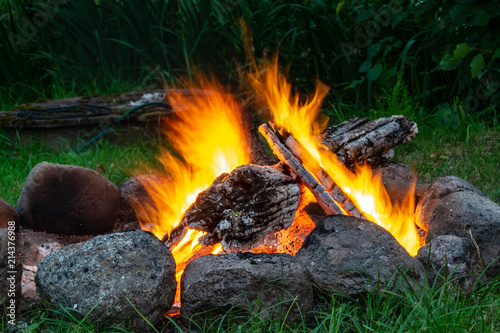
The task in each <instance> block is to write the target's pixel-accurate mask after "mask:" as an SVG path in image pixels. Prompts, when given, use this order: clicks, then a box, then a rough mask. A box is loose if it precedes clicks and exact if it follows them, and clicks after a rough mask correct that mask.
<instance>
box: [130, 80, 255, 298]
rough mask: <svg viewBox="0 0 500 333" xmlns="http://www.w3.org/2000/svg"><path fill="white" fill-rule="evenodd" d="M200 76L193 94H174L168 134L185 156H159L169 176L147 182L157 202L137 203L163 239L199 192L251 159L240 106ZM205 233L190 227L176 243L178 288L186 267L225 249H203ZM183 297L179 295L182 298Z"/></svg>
mask: <svg viewBox="0 0 500 333" xmlns="http://www.w3.org/2000/svg"><path fill="white" fill-rule="evenodd" d="M198 80H199V81H200V84H199V85H195V84H191V83H188V84H187V85H188V86H189V88H190V89H191V90H190V91H191V92H192V94H186V93H182V92H179V91H176V90H172V91H171V92H169V93H168V99H169V101H170V103H171V104H172V107H173V109H174V112H175V118H173V119H168V120H167V121H166V123H165V126H164V127H163V132H164V134H165V135H166V136H167V137H168V139H169V142H170V144H171V146H172V148H174V149H175V151H176V152H177V153H178V154H179V155H180V156H181V157H182V159H181V158H178V157H176V156H174V155H172V154H171V153H170V152H169V151H164V152H163V153H162V154H161V155H160V156H159V158H158V159H159V160H160V162H161V163H162V164H163V165H164V167H165V170H166V172H167V174H168V177H165V178H167V180H164V181H158V180H156V179H155V178H149V179H147V180H146V181H144V182H143V184H144V186H145V188H146V190H147V191H148V193H149V194H150V196H151V198H152V200H153V201H154V206H151V207H149V206H148V207H134V209H135V210H136V213H137V216H138V219H139V222H140V223H141V227H142V228H143V229H144V230H149V231H151V232H153V233H154V234H155V235H156V237H158V238H159V239H163V238H164V237H165V235H167V236H170V234H171V231H172V230H173V229H174V228H175V227H177V226H178V225H179V224H180V222H181V220H182V217H183V215H184V213H185V211H186V209H187V208H189V206H190V205H191V204H192V203H193V202H194V201H195V199H196V196H197V195H198V193H199V192H201V191H203V190H205V189H206V188H207V187H209V186H210V185H211V184H212V182H213V181H214V179H215V178H217V177H218V176H219V175H221V174H222V173H226V172H231V171H232V170H233V169H234V168H236V167H238V166H240V165H243V164H247V163H249V162H250V153H249V152H250V149H249V146H248V142H250V140H247V138H246V134H245V128H244V126H243V119H242V115H241V112H240V107H239V105H238V104H237V103H236V101H235V100H234V99H233V98H232V97H231V95H230V94H228V93H225V92H224V90H223V89H222V87H221V86H220V85H219V84H218V83H212V82H209V81H208V80H207V79H206V78H204V77H201V76H200V77H199V78H198ZM199 89H202V90H201V91H202V93H200V90H199ZM156 172H157V171H156ZM203 235H204V232H201V231H197V230H192V229H189V228H187V229H186V232H185V235H184V236H183V238H182V239H181V240H180V241H179V242H177V243H176V244H174V245H173V247H171V250H172V254H173V256H174V258H175V261H176V264H177V273H176V277H177V283H178V288H180V277H181V276H182V272H183V271H184V268H185V266H186V265H187V264H188V262H189V261H190V260H193V259H194V258H195V257H196V256H195V254H196V253H197V252H199V251H201V252H202V253H203V254H209V253H214V254H215V253H218V252H220V251H221V250H222V247H221V246H220V245H218V246H215V247H210V248H206V247H205V248H204V247H202V246H201V245H200V244H199V243H198V239H199V238H200V237H201V236H203ZM198 256H199V255H198ZM179 297H180V296H179V293H177V295H176V302H177V301H179Z"/></svg>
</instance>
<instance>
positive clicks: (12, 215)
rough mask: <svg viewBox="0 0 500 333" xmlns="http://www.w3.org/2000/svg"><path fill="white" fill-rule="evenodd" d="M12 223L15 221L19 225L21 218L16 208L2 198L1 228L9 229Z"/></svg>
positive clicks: (0, 200)
mask: <svg viewBox="0 0 500 333" xmlns="http://www.w3.org/2000/svg"><path fill="white" fill-rule="evenodd" d="M10 221H14V222H16V224H17V223H19V216H18V215H17V212H16V210H15V209H14V207H12V206H11V205H9V203H8V202H7V201H5V200H4V199H2V198H0V228H7V227H8V226H9V224H8V223H9V222H10Z"/></svg>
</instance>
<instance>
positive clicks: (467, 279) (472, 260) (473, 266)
mask: <svg viewBox="0 0 500 333" xmlns="http://www.w3.org/2000/svg"><path fill="white" fill-rule="evenodd" d="M429 252H430V253H429ZM416 258H417V259H418V260H419V261H420V262H421V263H422V264H423V265H424V266H425V267H426V268H427V278H428V281H429V285H437V286H441V285H442V284H443V283H444V282H445V281H451V282H452V283H454V284H455V285H458V286H460V287H461V288H462V289H463V290H464V291H471V290H472V289H473V287H474V285H475V284H476V282H477V280H478V277H479V276H480V275H481V273H482V269H481V265H480V264H479V260H478V258H477V252H476V249H475V248H474V245H473V243H472V241H471V239H470V238H465V237H458V236H453V235H443V236H438V237H435V238H434V239H432V242H431V243H429V244H426V245H425V246H423V247H421V248H420V249H419V251H418V255H417V257H416Z"/></svg>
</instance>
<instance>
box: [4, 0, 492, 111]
mask: <svg viewBox="0 0 500 333" xmlns="http://www.w3.org/2000/svg"><path fill="white" fill-rule="evenodd" d="M499 8H500V6H498V1H490V2H479V1H460V2H442V1H437V0H428V1H409V0H392V1H390V2H389V3H387V2H382V1H366V0H364V1H361V0H357V1H346V2H326V1H321V0H308V1H298V0H297V1H284V0H278V1H270V0H258V1H246V0H231V1H220V0H211V1H198V0H185V1H170V0H165V1H156V0H146V1H141V2H137V1H131V0H101V1H87V0H75V1H63V0H59V1H58V0H51V1H48V2H39V1H34V0H7V1H5V2H4V3H2V5H1V10H2V13H4V15H3V16H2V20H1V24H0V44H1V45H2V47H1V48H0V59H1V61H2V63H3V64H4V66H2V67H1V68H0V75H1V77H2V80H1V82H3V84H4V85H5V87H9V89H6V88H5V87H4V88H3V91H2V94H3V93H4V92H5V93H6V94H7V95H8V96H9V97H8V99H9V101H10V102H9V103H10V104H11V105H13V104H17V103H19V102H21V101H32V100H33V99H36V98H40V97H39V96H38V95H39V93H40V92H41V91H43V92H44V95H45V96H46V97H52V96H56V95H57V91H61V90H70V91H72V90H74V91H75V93H76V94H79V93H87V92H89V90H91V89H84V90H83V91H82V90H81V89H80V87H82V86H83V87H93V89H94V91H98V92H100V91H103V90H106V88H107V87H109V86H110V85H112V83H113V82H116V81H123V82H130V83H131V85H133V86H142V87H147V86H151V85H155V86H158V85H161V84H163V83H164V82H167V83H168V82H172V81H175V80H177V78H178V77H179V76H182V75H191V74H192V73H193V70H194V68H193V66H197V67H199V68H201V69H202V70H205V71H212V72H214V73H215V74H216V75H217V76H218V77H219V78H220V79H221V80H222V81H223V82H225V83H230V82H231V83H234V84H235V85H236V84H237V83H238V82H237V79H238V75H237V70H238V69H241V68H245V66H247V65H248V64H247V62H246V56H245V51H244V41H243V39H242V29H241V25H240V19H243V20H244V21H245V22H246V24H247V25H248V27H249V28H250V30H251V32H252V34H253V39H252V43H253V46H254V51H255V54H256V55H257V56H258V57H262V58H266V57H269V56H271V55H273V54H274V53H276V52H277V51H278V50H279V53H280V58H281V63H282V64H290V75H291V80H292V82H293V83H294V84H295V85H296V86H298V87H300V88H303V89H306V90H311V89H313V85H314V79H315V78H316V77H318V78H320V79H321V80H322V81H324V82H325V83H327V84H329V85H330V86H331V87H332V93H331V94H330V96H329V98H330V99H329V101H330V102H337V101H338V100H342V102H343V103H344V104H350V105H353V106H354V108H355V109H357V110H360V112H361V111H367V110H369V109H370V108H373V107H374V105H376V101H377V96H378V95H380V94H382V93H383V92H384V91H385V90H387V87H392V86H393V85H394V84H396V83H397V82H398V81H399V80H400V79H402V80H404V81H405V82H406V84H407V85H408V88H409V90H410V91H411V92H412V102H413V103H415V104H418V105H420V107H422V108H423V112H425V113H427V114H429V113H431V112H434V111H435V110H436V109H437V108H438V107H439V106H440V105H442V104H446V103H449V104H450V103H451V101H452V100H455V99H456V98H458V104H460V105H462V106H463V109H464V112H465V113H467V114H474V113H476V112H477V111H478V110H485V109H486V110H488V112H486V113H484V114H483V116H484V117H486V118H491V117H492V116H494V112H492V110H491V107H494V106H496V105H498V102H499V98H500V91H499V89H498V88H499V85H500V72H499V70H498V68H500V34H499V33H498V29H495V27H496V26H497V25H498V23H499V18H500V9H499ZM32 87H33V88H34V89H32ZM47 87H54V88H53V89H47Z"/></svg>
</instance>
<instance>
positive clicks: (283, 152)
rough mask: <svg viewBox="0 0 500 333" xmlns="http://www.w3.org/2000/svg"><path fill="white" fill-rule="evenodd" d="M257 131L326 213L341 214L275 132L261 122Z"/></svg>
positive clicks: (323, 189) (326, 192) (328, 195)
mask: <svg viewBox="0 0 500 333" xmlns="http://www.w3.org/2000/svg"><path fill="white" fill-rule="evenodd" d="M259 132H260V133H261V134H262V135H263V136H264V137H265V138H266V140H267V142H268V143H269V146H270V147H271V149H272V150H273V152H274V154H275V155H276V156H277V157H278V158H279V159H280V160H281V161H283V162H284V163H285V164H286V165H287V166H288V167H289V168H290V169H291V170H292V171H293V172H294V173H295V174H296V175H297V176H298V177H299V179H300V182H301V183H302V184H304V186H306V187H307V188H308V189H309V190H310V191H311V193H312V194H313V195H314V197H315V198H316V200H317V201H318V204H319V205H320V206H321V208H323V210H324V211H325V213H327V214H343V213H342V210H341V209H340V207H339V206H338V205H337V204H336V203H335V201H334V200H333V198H332V196H331V195H330V193H328V191H327V190H326V189H325V187H324V186H323V185H322V184H320V183H319V182H318V180H317V179H316V178H314V176H313V175H312V174H311V173H310V172H309V171H307V170H306V168H304V166H303V165H302V163H301V162H300V161H299V160H298V159H297V158H296V157H295V156H293V154H292V153H291V152H290V151H289V150H288V149H287V148H286V147H285V145H284V144H282V143H281V142H280V140H279V139H278V137H277V136H276V134H274V132H273V131H272V130H271V129H270V128H269V126H267V125H266V124H262V125H260V127H259Z"/></svg>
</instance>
